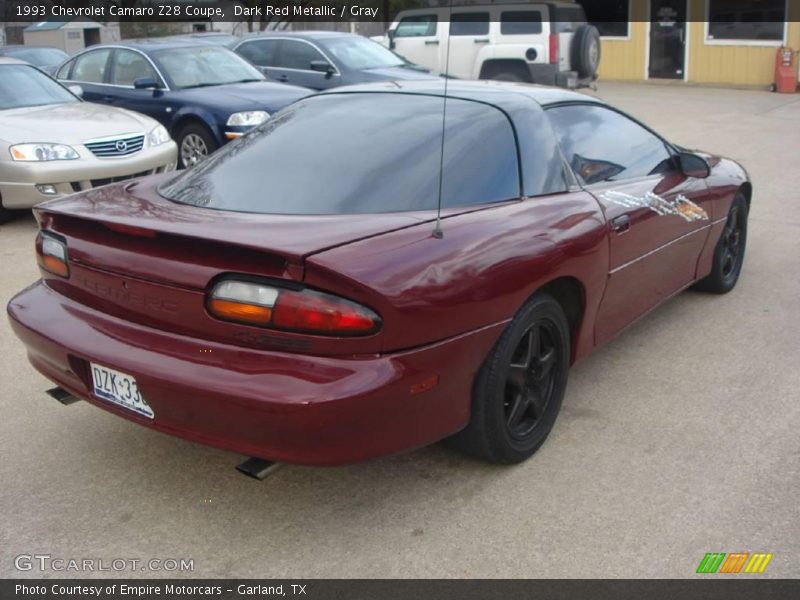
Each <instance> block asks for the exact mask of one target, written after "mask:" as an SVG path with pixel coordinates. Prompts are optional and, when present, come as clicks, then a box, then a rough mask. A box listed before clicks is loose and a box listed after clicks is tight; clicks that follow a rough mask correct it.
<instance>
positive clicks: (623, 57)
mask: <svg viewBox="0 0 800 600" xmlns="http://www.w3.org/2000/svg"><path fill="white" fill-rule="evenodd" d="M647 2H648V0H631V17H630V18H631V22H630V23H628V39H615V38H602V39H601V40H600V69H599V70H598V78H599V79H601V80H602V79H605V80H615V79H616V80H641V79H644V66H645V60H646V59H645V56H646V48H647V23H646V22H645V21H646V20H647Z"/></svg>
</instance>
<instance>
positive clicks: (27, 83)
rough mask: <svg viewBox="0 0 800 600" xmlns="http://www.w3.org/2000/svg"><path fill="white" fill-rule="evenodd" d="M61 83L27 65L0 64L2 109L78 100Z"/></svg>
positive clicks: (0, 107)
mask: <svg viewBox="0 0 800 600" xmlns="http://www.w3.org/2000/svg"><path fill="white" fill-rule="evenodd" d="M78 101H79V100H78V99H77V98H76V97H75V96H73V95H72V94H70V93H69V92H68V91H67V90H66V89H64V88H63V87H62V86H61V85H59V84H58V83H56V82H55V81H53V80H52V79H50V78H49V77H48V76H47V75H45V74H44V73H41V72H40V71H38V70H37V69H36V68H34V67H29V66H27V65H0V110H4V109H7V108H20V107H22V106H42V105H44V104H65V103H67V102H78Z"/></svg>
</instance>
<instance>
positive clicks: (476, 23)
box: [450, 12, 489, 35]
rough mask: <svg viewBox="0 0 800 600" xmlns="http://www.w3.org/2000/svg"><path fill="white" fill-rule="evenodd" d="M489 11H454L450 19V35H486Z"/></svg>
mask: <svg viewBox="0 0 800 600" xmlns="http://www.w3.org/2000/svg"><path fill="white" fill-rule="evenodd" d="M487 33H489V13H484V12H480V13H455V14H454V15H453V16H452V17H451V19H450V35H486V34H487Z"/></svg>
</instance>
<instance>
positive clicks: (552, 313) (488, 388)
mask: <svg viewBox="0 0 800 600" xmlns="http://www.w3.org/2000/svg"><path fill="white" fill-rule="evenodd" d="M569 347H570V337H569V326H568V323H567V318H566V315H565V314H564V311H563V309H562V308H561V305H559V304H558V302H556V301H555V300H554V299H553V298H552V297H550V296H548V295H546V294H541V293H540V294H537V295H535V296H534V297H533V298H531V300H529V301H528V302H527V303H526V304H525V305H524V306H523V307H522V308H521V309H520V310H519V312H518V313H517V315H516V316H515V317H514V319H513V320H512V321H511V323H510V324H509V325H508V327H507V328H506V330H505V331H504V332H503V335H502V336H500V339H499V340H498V341H497V343H496V344H495V346H494V348H493V349H492V351H491V352H490V353H489V355H488V356H487V357H486V360H485V361H484V363H483V366H482V367H481V370H480V371H479V373H478V376H477V378H476V380H475V385H474V389H473V397H472V414H471V418H470V422H469V424H468V425H467V427H465V428H464V429H463V430H462V431H460V432H459V433H457V434H456V435H455V436H453V437H452V438H451V443H452V445H454V446H455V447H456V448H458V449H459V450H462V451H464V452H466V453H468V454H471V455H473V456H477V457H479V458H482V459H484V460H487V461H489V462H493V463H517V462H521V461H523V460H525V459H526V458H528V457H529V456H530V455H531V454H533V453H534V452H535V451H536V450H537V449H538V448H539V446H541V445H542V443H544V441H545V439H546V438H547V435H548V434H549V433H550V431H551V430H552V428H553V424H554V423H555V421H556V417H557V416H558V412H559V410H560V408H561V401H562V399H563V398H564V392H565V390H566V386H567V372H568V370H569V357H570V349H569Z"/></svg>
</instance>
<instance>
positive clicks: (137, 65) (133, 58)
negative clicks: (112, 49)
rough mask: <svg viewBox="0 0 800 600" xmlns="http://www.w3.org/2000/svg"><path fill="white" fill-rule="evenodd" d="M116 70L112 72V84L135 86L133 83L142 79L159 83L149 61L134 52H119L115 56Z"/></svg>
mask: <svg viewBox="0 0 800 600" xmlns="http://www.w3.org/2000/svg"><path fill="white" fill-rule="evenodd" d="M113 63H114V68H113V70H112V71H111V83H113V84H115V85H130V86H132V85H133V82H134V81H136V80H137V79H141V78H142V77H152V78H153V79H155V80H156V81H158V76H157V75H156V72H155V70H154V69H153V67H152V65H151V64H150V63H149V62H148V61H147V59H146V58H145V57H144V56H142V55H141V54H139V53H138V52H134V51H133V50H117V52H116V54H114V59H113Z"/></svg>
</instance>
